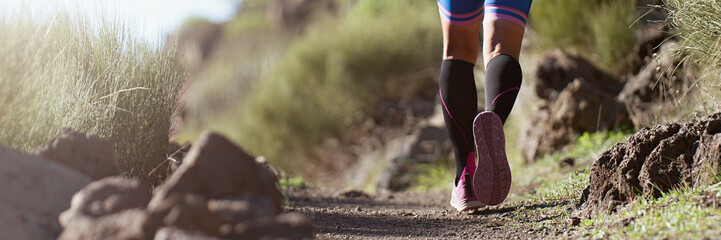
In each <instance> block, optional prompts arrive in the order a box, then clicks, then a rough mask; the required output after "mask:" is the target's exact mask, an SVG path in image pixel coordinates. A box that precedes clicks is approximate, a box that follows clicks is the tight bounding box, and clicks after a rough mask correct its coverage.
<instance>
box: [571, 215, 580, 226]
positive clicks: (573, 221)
mask: <svg viewBox="0 0 721 240" xmlns="http://www.w3.org/2000/svg"><path fill="white" fill-rule="evenodd" d="M569 223H570V224H571V226H578V225H580V224H581V218H578V217H571V218H570V220H569Z"/></svg>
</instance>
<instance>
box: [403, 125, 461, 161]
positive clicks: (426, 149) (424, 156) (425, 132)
mask: <svg viewBox="0 0 721 240" xmlns="http://www.w3.org/2000/svg"><path fill="white" fill-rule="evenodd" d="M413 134H414V135H415V136H416V137H415V139H414V140H413V142H411V149H410V152H409V153H408V156H401V157H404V158H408V159H413V162H414V163H435V162H436V161H437V160H438V158H439V157H440V156H445V155H447V154H449V153H451V151H453V149H452V146H451V142H450V140H449V139H450V138H449V136H448V131H447V130H446V129H445V127H435V126H426V125H420V126H418V129H417V130H415V131H414V133H413Z"/></svg>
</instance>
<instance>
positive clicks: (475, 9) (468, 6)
mask: <svg viewBox="0 0 721 240" xmlns="http://www.w3.org/2000/svg"><path fill="white" fill-rule="evenodd" d="M438 8H439V12H440V15H441V23H442V26H443V62H442V64H441V76H440V80H439V88H440V97H441V100H442V104H443V106H442V107H443V110H444V111H443V116H444V118H445V121H446V128H447V129H448V133H449V135H450V138H451V143H452V145H453V152H454V156H455V159H456V178H455V179H454V183H458V181H459V180H460V179H461V178H463V177H464V170H465V172H466V173H469V174H473V171H474V170H475V160H474V159H475V157H474V155H473V152H474V144H473V118H474V117H475V116H476V113H477V111H478V104H477V102H478V97H477V92H476V84H475V78H474V75H473V67H474V64H475V62H476V59H477V58H478V52H479V44H478V42H479V35H480V29H481V22H482V18H483V2H482V0H438Z"/></svg>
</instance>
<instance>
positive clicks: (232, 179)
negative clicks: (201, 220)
mask: <svg viewBox="0 0 721 240" xmlns="http://www.w3.org/2000/svg"><path fill="white" fill-rule="evenodd" d="M276 181H277V179H276V178H275V177H274V176H273V174H272V173H271V172H269V171H268V170H266V169H265V168H263V167H262V166H261V165H259V164H258V163H257V162H256V161H255V158H254V157H252V156H250V155H248V154H247V153H246V152H245V151H244V150H243V149H241V148H239V147H237V146H236V145H235V144H233V143H232V142H230V141H229V140H228V139H226V138H225V137H223V136H221V135H219V134H215V133H207V132H206V133H204V134H203V135H202V136H201V137H200V138H199V139H198V140H197V141H196V142H195V143H194V144H193V147H192V148H191V149H190V152H188V155H187V156H186V157H185V159H184V160H183V164H182V165H181V166H180V167H179V168H178V170H177V171H176V172H175V173H173V175H172V176H171V177H170V178H168V180H167V181H166V182H165V183H163V184H162V185H161V186H160V187H159V188H157V189H156V191H155V195H154V196H153V198H152V200H151V201H150V204H149V206H148V208H150V209H153V208H158V207H159V205H160V204H161V203H162V202H163V201H164V200H165V199H167V198H168V197H170V196H171V195H173V194H199V195H202V196H205V197H206V198H224V197H237V196H240V195H256V196H259V197H264V198H266V200H265V201H267V202H270V203H271V204H272V206H273V209H274V213H275V214H279V213H280V212H281V193H280V191H279V190H278V188H277V186H276V184H275V183H276Z"/></svg>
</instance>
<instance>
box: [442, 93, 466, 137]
mask: <svg viewBox="0 0 721 240" xmlns="http://www.w3.org/2000/svg"><path fill="white" fill-rule="evenodd" d="M438 93H439V94H441V103H443V107H444V108H445V109H446V112H447V113H448V116H450V117H451V120H453V123H454V124H456V127H457V128H458V131H460V132H461V134H462V135H463V139H464V140H466V145H467V144H468V138H467V137H466V134H465V133H464V132H463V129H461V126H460V125H458V122H456V119H455V118H453V115H451V111H449V110H448V106H446V101H443V91H441V90H440V89H439V90H438Z"/></svg>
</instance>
